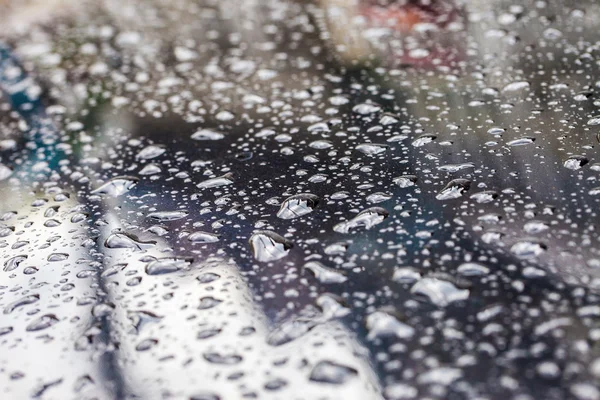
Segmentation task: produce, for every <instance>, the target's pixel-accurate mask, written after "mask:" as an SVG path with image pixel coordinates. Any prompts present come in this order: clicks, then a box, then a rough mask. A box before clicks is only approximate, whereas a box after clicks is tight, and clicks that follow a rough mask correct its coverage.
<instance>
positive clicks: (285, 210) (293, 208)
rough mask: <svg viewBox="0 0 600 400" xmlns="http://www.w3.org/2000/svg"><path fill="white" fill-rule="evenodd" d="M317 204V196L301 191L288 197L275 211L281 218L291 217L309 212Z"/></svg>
mask: <svg viewBox="0 0 600 400" xmlns="http://www.w3.org/2000/svg"><path fill="white" fill-rule="evenodd" d="M318 204H319V198H318V197H317V196H315V195H314V194H310V193H301V194H297V195H295V196H291V197H288V198H287V199H286V200H285V201H284V202H283V203H282V204H281V208H280V209H279V211H278V212H277V216H278V217H279V218H282V219H293V218H298V217H301V216H303V215H306V214H309V213H311V212H312V211H313V210H314V209H315V208H316V207H317V205H318Z"/></svg>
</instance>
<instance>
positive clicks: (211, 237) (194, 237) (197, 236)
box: [187, 231, 219, 243]
mask: <svg viewBox="0 0 600 400" xmlns="http://www.w3.org/2000/svg"><path fill="white" fill-rule="evenodd" d="M187 239H188V240H189V241H190V242H192V243H216V242H218V241H219V235H216V234H214V233H209V232H203V231H196V232H193V233H190V234H189V236H188V237H187Z"/></svg>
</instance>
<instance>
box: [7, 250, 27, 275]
mask: <svg viewBox="0 0 600 400" xmlns="http://www.w3.org/2000/svg"><path fill="white" fill-rule="evenodd" d="M25 260H27V256H26V255H24V254H23V255H18V256H14V257H11V258H9V259H8V260H6V261H5V262H4V271H5V272H9V271H12V270H14V269H17V268H18V267H19V265H21V263H22V262H23V261H25Z"/></svg>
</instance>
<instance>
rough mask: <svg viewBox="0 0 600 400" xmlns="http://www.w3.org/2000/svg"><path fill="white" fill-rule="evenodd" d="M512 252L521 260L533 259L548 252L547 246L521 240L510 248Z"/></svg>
mask: <svg viewBox="0 0 600 400" xmlns="http://www.w3.org/2000/svg"><path fill="white" fill-rule="evenodd" d="M510 251H511V252H512V253H513V254H514V255H516V256H517V257H519V258H533V257H537V256H539V255H541V254H543V253H544V252H545V251H546V245H545V244H543V243H542V242H537V241H533V240H521V241H519V242H516V243H515V244H513V245H512V247H511V248H510Z"/></svg>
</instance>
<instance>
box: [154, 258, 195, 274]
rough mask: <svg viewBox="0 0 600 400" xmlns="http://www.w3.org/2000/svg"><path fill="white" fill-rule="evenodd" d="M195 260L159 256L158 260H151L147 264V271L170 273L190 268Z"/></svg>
mask: <svg viewBox="0 0 600 400" xmlns="http://www.w3.org/2000/svg"><path fill="white" fill-rule="evenodd" d="M193 261H194V259H192V258H178V257H166V258H159V259H157V260H153V261H150V262H149V263H148V264H147V265H146V273H147V274H148V275H162V274H170V273H172V272H176V271H179V270H181V269H186V268H188V267H189V266H190V265H191V264H192V262H193Z"/></svg>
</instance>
